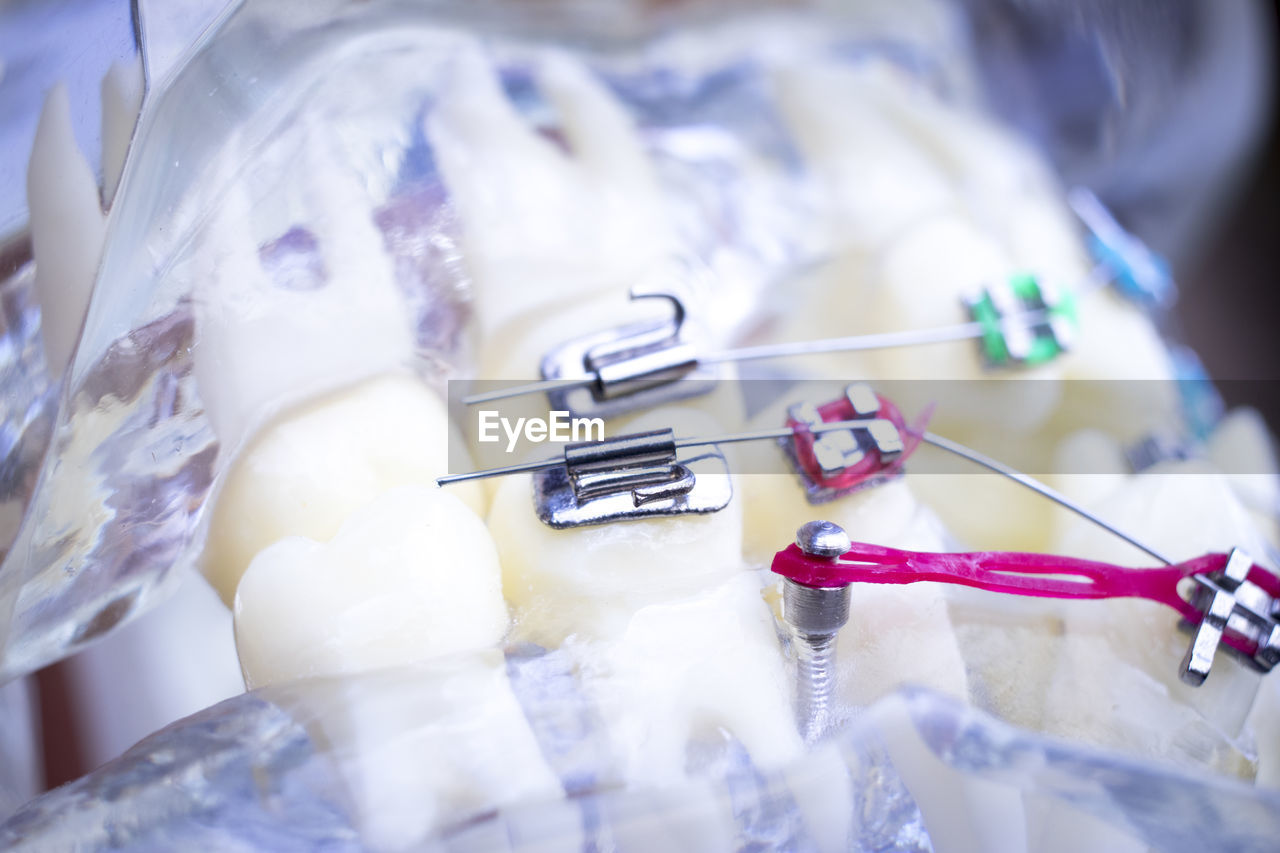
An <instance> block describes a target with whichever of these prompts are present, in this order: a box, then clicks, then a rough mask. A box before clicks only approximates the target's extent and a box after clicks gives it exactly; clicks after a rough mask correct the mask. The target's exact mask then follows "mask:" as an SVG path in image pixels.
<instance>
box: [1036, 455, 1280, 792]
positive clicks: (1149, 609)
mask: <svg viewBox="0 0 1280 853" xmlns="http://www.w3.org/2000/svg"><path fill="white" fill-rule="evenodd" d="M1092 509H1094V510H1095V511H1097V512H1098V513H1099V514H1100V515H1102V516H1103V517H1104V518H1106V519H1107V520H1108V521H1110V522H1111V523H1113V524H1115V525H1116V526H1117V527H1120V528H1121V529H1122V530H1126V531H1128V532H1130V533H1131V534H1132V535H1134V536H1137V537H1139V538H1140V539H1141V540H1142V541H1144V542H1147V543H1149V544H1151V545H1152V547H1155V548H1157V549H1159V550H1160V551H1161V552H1163V553H1165V554H1168V555H1169V556H1170V557H1171V558H1173V559H1177V560H1185V559H1190V558H1192V557H1196V556H1200V555H1201V554H1206V553H1210V552H1219V553H1221V552H1225V551H1229V550H1230V549H1231V548H1232V547H1236V546H1238V547H1242V548H1244V549H1245V550H1246V551H1247V552H1249V554H1250V555H1251V556H1253V557H1254V559H1255V560H1262V561H1263V562H1264V564H1265V563H1266V561H1265V551H1263V550H1262V547H1261V542H1260V540H1259V537H1258V535H1257V533H1256V531H1255V530H1254V529H1253V527H1252V524H1251V522H1250V518H1249V515H1248V512H1247V511H1246V510H1245V509H1244V508H1243V507H1242V506H1241V505H1240V504H1239V502H1238V500H1237V499H1236V497H1235V495H1234V494H1233V493H1232V491H1231V489H1230V486H1229V485H1228V483H1227V482H1226V480H1225V479H1224V478H1223V477H1222V476H1221V475H1219V474H1217V473H1216V472H1215V471H1214V470H1213V469H1212V468H1211V467H1209V466H1208V465H1206V464H1205V463H1203V462H1194V461H1193V462H1184V463H1164V464H1161V465H1157V466H1156V467H1154V468H1152V469H1150V472H1149V473H1144V474H1141V475H1137V476H1133V477H1129V478H1127V479H1126V481H1125V483H1124V484H1123V485H1122V486H1121V487H1120V488H1118V489H1117V490H1115V491H1114V492H1112V493H1111V494H1110V495H1109V496H1107V497H1106V498H1105V499H1104V500H1102V501H1101V502H1100V503H1099V504H1098V505H1097V506H1095V507H1092ZM1052 553H1059V554H1070V555H1072V556H1081V557H1086V558H1089V559H1099V560H1104V561H1107V562H1112V563H1117V564H1119V565H1127V566H1144V565H1152V564H1153V563H1154V561H1153V560H1152V558H1150V557H1145V556H1143V555H1142V554H1141V553H1139V552H1138V551H1136V550H1135V549H1133V548H1132V547H1131V546H1129V545H1127V544H1125V543H1124V542H1122V541H1121V540H1119V539H1117V538H1115V537H1113V536H1110V535H1109V534H1107V533H1105V532H1104V531H1102V530H1100V529H1098V528H1095V527H1093V526H1092V525H1089V524H1088V523H1087V522H1085V521H1083V520H1074V521H1069V522H1068V523H1067V524H1066V525H1065V526H1064V528H1063V529H1062V531H1061V532H1060V533H1059V535H1058V538H1057V542H1056V544H1055V547H1054V548H1053V549H1052ZM1064 613H1065V614H1066V617H1067V618H1066V623H1065V625H1066V632H1065V635H1064V639H1063V643H1062V654H1061V657H1060V659H1059V664H1058V668H1057V672H1056V674H1055V677H1054V684H1053V686H1052V687H1051V689H1050V691H1049V694H1048V697H1047V698H1048V701H1047V702H1046V703H1045V707H1046V717H1045V726H1046V729H1047V730H1048V731H1051V732H1053V733H1056V734H1061V735H1064V736H1068V737H1075V738H1081V739H1084V740H1087V741H1090V742H1094V743H1099V744H1102V745H1104V746H1109V747H1116V748H1121V749H1125V750H1128V751H1131V752H1132V751H1137V752H1141V753H1145V754H1150V755H1158V756H1161V757H1163V758H1165V759H1167V760H1171V761H1177V762H1181V763H1189V764H1192V765H1204V764H1208V765H1210V766H1214V767H1216V768H1217V769H1218V770H1220V771H1222V772H1228V773H1240V774H1243V773H1247V772H1249V771H1248V769H1247V767H1246V766H1245V765H1244V764H1243V759H1242V758H1241V757H1240V755H1239V754H1238V752H1237V751H1236V750H1235V748H1234V747H1233V746H1232V744H1231V741H1234V739H1235V738H1236V737H1237V735H1238V734H1239V733H1240V731H1241V728H1242V725H1243V723H1244V719H1245V716H1246V715H1247V714H1248V711H1249V708H1250V707H1251V705H1252V703H1253V697H1254V693H1255V691H1256V690H1257V687H1258V677H1257V675H1256V674H1255V673H1253V672H1251V671H1249V670H1247V669H1246V668H1245V667H1242V666H1240V665H1239V664H1238V663H1236V662H1235V661H1233V660H1231V659H1230V658H1229V657H1228V656H1227V655H1226V654H1225V653H1221V654H1219V655H1217V658H1216V660H1215V662H1214V667H1213V672H1212V673H1211V674H1210V676H1209V678H1208V680H1207V681H1206V682H1205V683H1204V684H1203V685H1202V686H1200V687H1198V688H1196V687H1189V686H1187V685H1185V684H1182V683H1181V682H1180V681H1179V679H1178V668H1179V663H1180V661H1181V660H1182V655H1183V653H1184V652H1185V650H1186V646H1187V643H1188V642H1189V637H1187V636H1186V635H1183V634H1181V633H1179V632H1178V631H1177V630H1176V627H1175V626H1176V625H1177V621H1178V617H1177V614H1175V613H1173V612H1172V611H1171V610H1169V609H1168V608H1166V607H1163V606H1161V605H1158V604H1155V603H1153V602H1147V601H1142V600H1133V599H1115V600H1108V601H1096V602H1094V601H1085V602H1072V603H1070V604H1069V605H1064ZM1170 699H1174V700H1177V701H1169V700H1170Z"/></svg>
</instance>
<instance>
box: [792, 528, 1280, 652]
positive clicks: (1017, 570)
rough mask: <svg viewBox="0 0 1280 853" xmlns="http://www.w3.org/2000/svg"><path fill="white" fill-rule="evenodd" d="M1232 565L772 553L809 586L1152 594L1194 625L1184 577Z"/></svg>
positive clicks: (1266, 586) (1222, 561)
mask: <svg viewBox="0 0 1280 853" xmlns="http://www.w3.org/2000/svg"><path fill="white" fill-rule="evenodd" d="M1226 565H1227V555H1226V554H1206V555H1205V556H1203V557H1197V558H1196V559H1194V560H1188V561H1187V562H1185V563H1177V564H1175V565H1172V566H1160V567H1157V568H1152V569H1131V568H1125V567H1123V566H1113V565H1111V564H1110V563H1099V562H1095V561H1093V560H1079V559H1075V558H1072V557H1056V556H1052V555H1049V554H1028V553H1018V552H1011V551H974V552H969V553H960V554H947V553H931V552H917V551H900V550H898V549H896V548H885V547H883V546H880V545H868V544H866V543H862V542H855V543H853V547H851V548H850V549H849V550H848V551H846V552H845V553H844V554H843V555H842V556H841V557H839V558H837V559H824V558H822V557H812V556H809V555H808V554H805V553H804V552H803V551H801V550H800V548H799V547H798V546H796V545H789V546H788V547H787V548H785V549H783V550H781V551H779V552H778V553H777V554H776V555H774V558H773V571H774V572H776V573H777V574H779V575H782V576H783V577H785V578H789V579H790V580H793V581H795V582H796V583H799V584H803V585H805V586H814V587H833V586H844V585H846V584H850V583H892V584H905V583H916V582H918V581H935V582H937V583H952V584H960V585H962V586H971V587H976V588H978V589H985V590H988V591H990V592H1002V593H1009V594H1013V595H1028V596H1035V597H1040V598H1075V599H1099V598H1145V599H1147V600H1148V601H1155V602H1158V603H1160V604H1163V605H1166V606H1167V607H1172V608H1173V609H1174V610H1176V611H1178V613H1179V614H1180V615H1181V616H1182V617H1183V618H1184V619H1186V620H1187V621H1189V622H1191V623H1192V624H1199V622H1200V621H1201V620H1202V619H1203V618H1204V614H1203V613H1202V612H1201V611H1200V610H1199V609H1198V608H1196V607H1195V606H1193V605H1192V604H1191V603H1190V602H1188V601H1185V600H1183V598H1182V597H1181V596H1180V595H1179V594H1178V582H1179V581H1181V580H1182V579H1183V578H1188V577H1192V576H1194V575H1211V574H1213V573H1215V572H1220V571H1222V570H1223V568H1225V567H1226ZM1248 579H1249V580H1250V581H1252V582H1253V583H1255V584H1257V585H1258V586H1259V587H1261V588H1262V589H1263V590H1264V591H1265V592H1266V593H1267V594H1268V595H1270V596H1272V597H1273V598H1274V597H1280V578H1278V577H1277V576H1276V575H1273V574H1271V573H1270V572H1268V571H1267V570H1266V569H1264V568H1262V567H1260V566H1258V565H1254V566H1253V567H1252V568H1251V569H1250V570H1249V575H1248ZM1223 642H1225V643H1227V644H1228V645H1230V646H1232V647H1233V648H1235V649H1237V650H1239V651H1241V652H1243V653H1245V654H1246V655H1253V654H1254V653H1255V652H1256V651H1257V647H1256V644H1254V643H1251V642H1250V641H1248V640H1247V639H1245V638H1243V637H1239V636H1236V635H1234V634H1232V633H1228V635H1227V636H1225V637H1223Z"/></svg>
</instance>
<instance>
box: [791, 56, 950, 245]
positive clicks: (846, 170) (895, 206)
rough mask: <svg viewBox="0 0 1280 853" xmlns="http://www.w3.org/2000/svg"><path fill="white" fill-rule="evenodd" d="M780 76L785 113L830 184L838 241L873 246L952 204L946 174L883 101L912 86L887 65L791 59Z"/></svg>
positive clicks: (822, 181) (831, 220)
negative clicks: (793, 62) (889, 115)
mask: <svg viewBox="0 0 1280 853" xmlns="http://www.w3.org/2000/svg"><path fill="white" fill-rule="evenodd" d="M774 83H775V88H776V92H777V101H778V108H779V110H780V111H781V113H782V116H783V119H784V120H785V121H786V123H787V125H788V126H789V128H790V129H791V132H792V134H794V136H795V138H796V141H797V142H798V143H799V145H800V148H801V150H802V152H803V154H804V156H805V159H806V161H807V164H808V166H809V168H810V169H812V170H813V172H814V173H815V175H816V177H817V182H818V185H819V186H821V187H824V188H825V190H826V193H827V195H826V201H827V203H828V206H829V209H828V211H827V216H828V221H827V225H828V227H829V229H830V235H829V239H830V240H831V242H832V244H833V245H835V246H836V247H838V248H839V249H842V250H847V249H852V250H854V251H868V250H872V249H875V248H876V247H878V246H880V245H882V244H883V243H884V242H885V241H886V240H888V239H890V238H892V237H893V236H894V235H895V234H897V233H898V232H899V231H901V230H902V229H904V228H906V227H908V226H910V225H912V224H914V223H916V222H919V221H920V220H921V219H922V218H924V217H927V216H929V215H931V214H934V213H937V212H939V211H942V210H947V209H950V208H952V207H954V205H955V204H956V196H955V193H954V192H953V190H952V189H951V187H950V185H949V182H948V180H947V177H946V175H945V174H944V173H943V172H942V170H941V169H939V168H938V166H937V164H936V163H934V162H933V161H932V159H931V158H930V157H929V155H928V152H926V151H924V150H922V149H921V147H920V146H919V145H917V144H916V142H915V141H914V140H912V139H911V138H910V137H909V136H908V135H907V134H905V133H904V132H903V131H902V128H901V127H899V126H897V125H896V124H895V123H894V122H893V121H891V120H890V119H889V118H887V117H886V116H885V114H884V112H883V110H882V109H880V108H879V103H880V99H881V98H883V97H885V96H886V95H887V96H889V97H899V96H901V95H902V94H903V92H904V89H907V88H909V87H907V86H905V85H904V83H903V82H902V80H901V78H900V77H899V76H898V74H897V72H896V71H895V70H894V69H892V68H891V67H889V66H888V65H887V64H871V63H867V64H866V65H865V66H862V67H859V68H856V69H850V68H847V67H842V66H837V65H834V64H833V65H820V64H810V65H792V66H788V67H785V68H782V69H779V70H778V71H777V72H776V74H775V81H774Z"/></svg>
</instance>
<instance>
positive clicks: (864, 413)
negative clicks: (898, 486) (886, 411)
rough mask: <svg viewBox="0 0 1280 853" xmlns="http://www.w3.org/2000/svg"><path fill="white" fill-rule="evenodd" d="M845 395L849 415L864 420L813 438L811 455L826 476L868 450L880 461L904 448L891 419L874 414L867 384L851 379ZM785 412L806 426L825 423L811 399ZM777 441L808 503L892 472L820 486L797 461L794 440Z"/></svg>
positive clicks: (849, 490) (883, 479)
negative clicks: (840, 484) (852, 482)
mask: <svg viewBox="0 0 1280 853" xmlns="http://www.w3.org/2000/svg"><path fill="white" fill-rule="evenodd" d="M845 399H846V400H847V401H848V402H849V405H850V407H851V408H852V410H853V418H865V419H866V422H865V423H861V424H857V425H855V426H851V427H850V428H849V429H847V430H846V429H841V430H830V431H828V432H824V433H822V434H821V435H819V436H818V437H817V438H816V439H815V440H814V442H813V454H814V458H815V459H816V460H817V462H818V465H819V466H821V468H822V475H823V477H826V478H831V477H838V476H839V475H840V474H842V473H844V472H845V471H846V470H848V468H849V467H850V466H852V465H857V464H858V463H860V462H861V461H862V460H863V459H865V458H866V455H867V453H868V452H871V451H872V450H875V451H877V452H879V454H880V461H881V462H882V463H884V464H888V463H890V462H892V461H893V460H895V459H897V458H898V457H899V456H901V455H902V453H903V451H904V450H905V449H906V447H905V444H904V443H903V441H902V434H901V433H899V432H898V428H897V426H895V425H894V423H893V421H890V420H888V419H887V418H881V417H877V416H878V415H879V414H880V400H879V398H877V397H876V395H875V392H874V391H872V390H871V386H869V385H866V384H865V383H861V382H857V383H853V384H851V385H849V386H847V387H846V388H845ZM787 414H788V415H790V416H791V418H792V419H794V420H797V421H799V422H801V423H803V424H807V425H808V426H810V427H816V426H821V425H822V424H823V423H825V421H824V420H823V419H822V415H821V414H820V413H819V412H818V407H817V406H815V405H814V404H813V403H797V404H795V405H794V406H792V407H791V408H790V409H788V410H787ZM779 444H780V445H781V447H782V449H783V451H784V452H785V453H786V455H787V459H788V460H789V461H790V462H791V467H792V470H794V471H795V472H796V474H798V475H799V477H800V482H801V484H802V485H803V486H804V490H805V498H806V499H807V500H808V501H809V503H811V504H822V503H827V502H828V501H833V500H835V499H836V498H838V497H842V496H844V495H847V494H850V493H852V492H856V491H860V490H862V489H865V488H868V487H870V486H875V485H879V484H881V483H885V482H888V481H889V480H892V479H894V477H895V476H896V475H891V474H874V475H872V476H870V477H868V478H867V479H865V480H861V481H859V482H858V483H857V484H856V485H853V486H849V487H846V488H832V487H830V486H824V485H822V484H821V483H819V482H818V481H816V480H814V479H813V478H812V477H810V476H809V473H808V472H807V471H805V469H804V466H803V465H801V464H800V458H799V456H798V455H797V454H796V448H795V442H794V440H792V439H790V438H785V439H780V440H779Z"/></svg>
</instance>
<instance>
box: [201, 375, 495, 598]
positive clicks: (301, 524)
mask: <svg viewBox="0 0 1280 853" xmlns="http://www.w3.org/2000/svg"><path fill="white" fill-rule="evenodd" d="M450 446H455V447H458V448H459V450H460V439H459V438H458V437H457V436H456V435H455V434H454V431H453V429H452V427H451V425H450V424H449V420H448V415H447V412H446V410H445V406H444V403H443V402H442V401H441V400H440V399H439V398H438V397H437V396H436V395H435V393H434V392H433V391H431V390H430V389H429V388H427V387H426V386H425V385H423V384H422V383H421V382H420V381H419V380H417V379H415V378H414V377H412V376H408V375H402V374H393V375H389V376H383V377H379V378H377V379H373V380H369V381H367V382H364V383H361V384H358V385H355V386H353V387H351V388H348V389H346V390H343V391H339V392H337V393H335V394H331V395H329V396H327V397H323V398H320V399H318V400H314V401H312V402H310V403H308V404H306V405H304V406H302V407H300V408H298V409H296V410H294V411H291V412H288V413H286V414H285V415H284V416H282V417H281V418H280V419H278V420H276V421H274V422H272V423H271V424H268V425H267V426H266V427H264V428H263V429H262V430H260V431H259V433H258V434H257V435H256V436H255V437H254V438H253V440H252V441H251V442H250V443H249V445H248V446H247V447H246V448H245V449H244V450H243V451H242V452H241V453H240V454H239V456H237V457H236V458H235V459H234V460H233V461H232V463H231V465H230V466H229V468H228V469H227V471H226V474H225V480H224V482H223V485H222V489H221V491H220V492H219V493H218V495H217V497H216V498H215V500H214V504H213V508H212V514H211V518H210V522H209V536H208V543H207V545H206V546H205V552H204V562H203V566H202V569H203V571H204V573H205V576H206V577H207V578H208V579H209V581H210V583H212V584H213V585H214V586H215V587H216V588H217V590H218V592H219V594H221V595H222V598H223V600H224V601H226V602H228V603H230V602H231V600H232V599H233V598H234V596H235V591H236V584H238V583H239V581H240V576H241V575H242V574H243V573H244V570H245V568H246V567H247V566H248V565H249V561H250V560H252V559H253V557H254V555H256V554H257V553H258V552H259V551H261V550H262V549H263V548H266V547H267V546H268V545H270V544H272V543H273V542H276V541H279V540H280V539H283V538H285V537H287V536H305V537H308V538H310V539H317V540H321V541H326V540H328V539H330V538H331V537H332V536H333V535H334V534H335V533H337V532H338V528H339V527H340V526H341V525H342V524H343V522H345V521H346V520H347V518H348V517H349V516H350V515H351V513H353V512H354V511H355V510H357V509H358V508H360V507H362V506H364V505H365V504H367V503H368V502H369V501H371V500H373V499H374V498H375V497H377V496H378V495H380V494H382V493H383V492H386V491H387V490H388V489H391V488H394V487H396V486H405V485H415V484H416V485H423V486H430V487H432V488H435V485H434V483H435V478H436V477H439V476H441V475H443V474H444V473H446V472H447V471H448V468H449V460H448V448H449V447H450ZM468 467H469V465H468ZM449 491H450V492H451V493H452V494H453V495H454V496H455V497H458V498H461V499H462V500H463V501H464V502H465V503H466V504H467V505H468V506H469V507H470V508H471V509H472V510H473V511H474V512H476V513H478V514H483V512H484V510H485V503H484V497H483V494H482V493H481V491H480V489H479V488H478V486H476V484H474V483H459V484H457V485H453V486H449Z"/></svg>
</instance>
